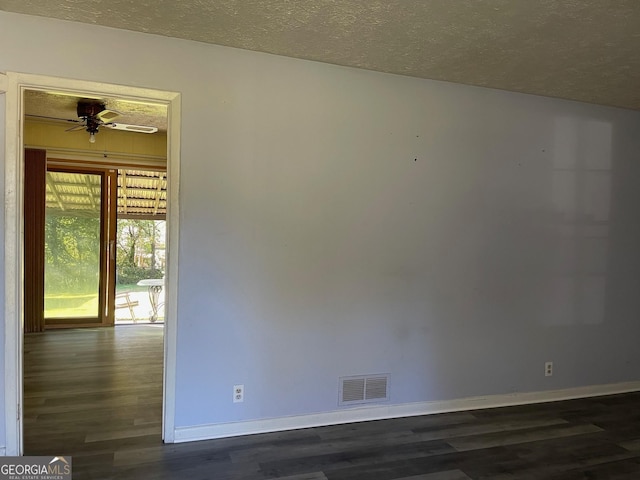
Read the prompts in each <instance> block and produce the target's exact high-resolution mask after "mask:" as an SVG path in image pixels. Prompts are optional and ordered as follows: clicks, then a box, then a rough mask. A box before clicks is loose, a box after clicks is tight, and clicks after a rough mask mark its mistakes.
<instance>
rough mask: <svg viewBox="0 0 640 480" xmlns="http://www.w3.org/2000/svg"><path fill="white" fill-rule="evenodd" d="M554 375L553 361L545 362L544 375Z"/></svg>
mask: <svg viewBox="0 0 640 480" xmlns="http://www.w3.org/2000/svg"><path fill="white" fill-rule="evenodd" d="M552 375H553V362H545V364H544V376H545V377H551V376H552Z"/></svg>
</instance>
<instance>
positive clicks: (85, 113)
mask: <svg viewBox="0 0 640 480" xmlns="http://www.w3.org/2000/svg"><path fill="white" fill-rule="evenodd" d="M76 113H77V114H78V119H77V120H76V119H69V118H56V117H47V116H44V115H27V116H29V117H37V118H49V119H53V120H65V121H67V122H73V123H77V125H75V126H73V127H71V128H67V129H66V130H65V132H73V131H76V130H86V131H87V132H88V133H89V142H90V143H95V141H96V133H98V131H99V129H100V127H107V128H111V129H114V130H125V131H129V132H138V133H156V132H157V131H158V128H157V127H148V126H144V125H130V124H127V123H119V122H118V123H116V122H114V120H115V119H116V118H118V117H119V116H121V115H122V113H120V112H118V111H116V110H109V109H108V108H107V106H106V105H105V104H104V102H102V101H101V100H87V99H80V100H78V105H77V108H76Z"/></svg>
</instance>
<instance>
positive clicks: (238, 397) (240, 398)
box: [233, 385, 244, 403]
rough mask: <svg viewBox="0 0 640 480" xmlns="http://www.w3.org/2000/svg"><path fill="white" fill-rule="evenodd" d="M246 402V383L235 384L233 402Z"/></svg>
mask: <svg viewBox="0 0 640 480" xmlns="http://www.w3.org/2000/svg"><path fill="white" fill-rule="evenodd" d="M240 402H244V385H234V386H233V403H240Z"/></svg>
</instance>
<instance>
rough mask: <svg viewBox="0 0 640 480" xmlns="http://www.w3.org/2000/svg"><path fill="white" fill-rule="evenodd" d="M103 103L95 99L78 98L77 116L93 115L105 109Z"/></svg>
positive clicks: (87, 116) (86, 116)
mask: <svg viewBox="0 0 640 480" xmlns="http://www.w3.org/2000/svg"><path fill="white" fill-rule="evenodd" d="M105 108H106V107H105V104H104V103H102V102H100V101H96V100H79V101H78V109H77V112H78V117H80V118H89V117H95V116H96V115H97V114H99V113H100V112H102V111H103V110H104V109H105Z"/></svg>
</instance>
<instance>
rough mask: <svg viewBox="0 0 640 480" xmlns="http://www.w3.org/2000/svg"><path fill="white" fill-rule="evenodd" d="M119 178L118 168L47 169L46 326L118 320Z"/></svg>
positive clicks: (111, 322) (101, 322)
mask: <svg viewBox="0 0 640 480" xmlns="http://www.w3.org/2000/svg"><path fill="white" fill-rule="evenodd" d="M115 179H116V175H115V171H113V170H112V171H109V170H95V169H74V170H71V169H68V168H64V169H62V168H55V167H51V166H49V167H48V169H47V174H46V206H45V226H44V323H45V327H49V328H51V327H65V326H81V325H87V326H88V325H96V324H102V325H104V324H113V313H112V310H113V308H107V306H108V305H109V304H110V302H113V298H112V297H113V287H112V286H113V272H114V265H115V262H114V261H113V255H114V254H115V252H113V248H114V239H115V212H114V211H113V210H114V203H113V198H114V197H113V194H112V193H113V191H114V190H115V188H116V185H115ZM110 286H111V287H110ZM111 305H112V303H111Z"/></svg>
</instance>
